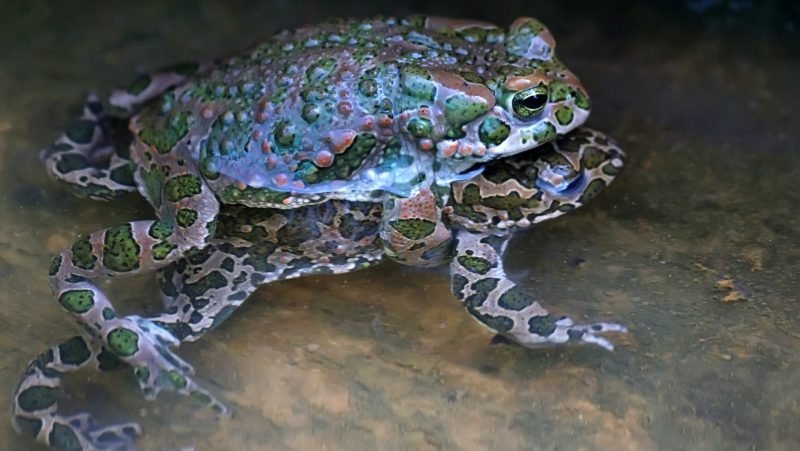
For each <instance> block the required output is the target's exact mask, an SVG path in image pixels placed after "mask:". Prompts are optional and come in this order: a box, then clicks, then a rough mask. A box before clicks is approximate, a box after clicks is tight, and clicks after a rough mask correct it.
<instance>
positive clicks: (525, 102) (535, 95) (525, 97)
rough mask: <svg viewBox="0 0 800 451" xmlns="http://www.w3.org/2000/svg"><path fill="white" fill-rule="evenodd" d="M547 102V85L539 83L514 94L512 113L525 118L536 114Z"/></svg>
mask: <svg viewBox="0 0 800 451" xmlns="http://www.w3.org/2000/svg"><path fill="white" fill-rule="evenodd" d="M546 104H547V86H544V85H539V86H536V87H533V88H529V89H526V90H524V91H520V92H518V93H516V94H514V97H513V98H512V99H511V109H512V110H514V114H516V115H517V116H519V117H521V118H523V119H527V118H529V117H531V116H533V115H535V114H538V113H539V112H541V111H542V110H543V109H544V106H545V105H546Z"/></svg>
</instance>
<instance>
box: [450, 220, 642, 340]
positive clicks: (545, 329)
mask: <svg viewBox="0 0 800 451" xmlns="http://www.w3.org/2000/svg"><path fill="white" fill-rule="evenodd" d="M509 237H510V236H509V235H504V236H500V235H493V234H490V233H469V232H463V231H460V232H459V233H458V235H457V244H456V256H455V258H453V261H452V263H451V264H450V271H451V276H452V289H453V293H454V294H455V295H456V297H458V299H459V300H461V302H463V303H464V306H465V307H466V309H467V311H469V313H470V314H471V315H472V316H474V317H475V318H476V319H477V320H478V321H480V322H481V323H482V324H484V325H486V326H488V327H489V328H490V329H492V330H494V331H496V332H498V333H499V334H501V335H503V336H505V337H508V338H510V339H511V340H513V341H515V342H517V343H520V344H522V345H524V346H528V347H539V346H546V345H554V344H561V343H567V342H577V343H591V344H596V345H599V346H602V347H604V348H606V349H608V350H612V349H613V348H614V346H613V345H612V344H611V342H610V341H608V340H607V339H605V338H603V337H600V336H598V334H600V333H603V332H627V329H626V328H625V327H624V326H621V325H619V324H615V323H593V324H583V325H581V324H574V322H573V321H572V320H571V319H570V318H568V317H565V316H562V317H556V316H554V315H552V314H550V313H548V312H547V310H545V309H544V308H542V306H541V305H540V304H539V302H537V301H536V300H535V299H534V298H533V297H532V296H531V295H530V294H528V293H526V292H525V290H523V289H522V288H520V287H519V286H517V285H516V284H514V283H513V282H511V281H510V280H509V279H508V278H507V277H506V274H505V271H504V270H503V262H502V255H503V253H504V251H505V248H506V245H507V244H508V239H509Z"/></svg>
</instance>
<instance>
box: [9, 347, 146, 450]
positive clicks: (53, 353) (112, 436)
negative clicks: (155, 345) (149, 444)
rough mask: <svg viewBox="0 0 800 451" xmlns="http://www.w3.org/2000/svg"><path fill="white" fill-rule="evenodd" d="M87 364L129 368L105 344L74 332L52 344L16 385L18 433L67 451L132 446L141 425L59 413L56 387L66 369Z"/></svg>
mask: <svg viewBox="0 0 800 451" xmlns="http://www.w3.org/2000/svg"><path fill="white" fill-rule="evenodd" d="M86 366H92V367H94V368H95V369H99V370H113V369H118V368H124V367H127V365H125V364H124V363H122V362H121V361H120V360H119V359H117V358H116V357H115V356H114V355H113V354H111V353H110V352H108V350H106V349H102V347H101V346H100V343H99V342H97V341H95V342H90V341H88V340H87V339H86V338H84V337H82V336H75V337H72V338H70V339H69V340H67V341H65V342H63V343H61V344H60V345H58V346H53V347H52V348H50V349H49V350H48V351H47V352H45V353H43V354H41V355H40V356H39V357H37V358H36V359H34V360H33V361H31V362H30V364H28V368H27V369H26V370H25V374H24V376H23V378H22V380H21V381H20V383H19V385H17V387H16V388H15V389H14V404H13V407H12V415H13V418H12V422H13V425H14V429H16V430H17V432H26V433H29V434H31V435H33V436H35V437H36V438H37V439H38V440H39V441H40V442H42V443H45V444H47V445H49V446H51V447H53V448H56V449H62V450H88V449H98V450H117V449H128V448H130V446H131V444H132V441H133V439H134V438H135V437H136V436H137V435H139V434H140V433H141V429H140V428H139V426H138V425H137V424H136V423H126V424H119V425H114V426H109V427H98V426H96V425H95V424H94V421H93V420H92V418H91V417H90V416H89V415H88V414H85V413H82V414H76V415H71V416H63V415H60V414H58V412H57V410H58V402H57V396H58V394H57V391H58V389H59V387H60V386H61V379H62V378H63V376H64V375H65V374H66V373H70V372H73V371H77V370H79V369H81V368H84V367H86Z"/></svg>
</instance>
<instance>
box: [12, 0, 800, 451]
mask: <svg viewBox="0 0 800 451" xmlns="http://www.w3.org/2000/svg"><path fill="white" fill-rule="evenodd" d="M93 3H95V2H88V1H86V2H77V1H73V2H55V1H53V2H42V1H39V2H25V3H22V2H4V3H3V6H0V99H2V101H1V102H0V197H2V199H3V200H4V202H2V203H1V204H0V209H2V210H0V218H2V220H0V281H1V282H2V284H3V287H4V289H3V290H2V291H0V305H2V309H0V312H2V313H0V346H2V349H3V351H4V352H2V353H0V387H5V388H4V389H0V404H2V405H9V403H10V400H9V393H10V391H11V389H12V387H13V385H14V384H15V383H16V381H17V379H18V377H19V375H20V373H21V371H22V370H23V368H24V367H25V365H26V364H27V362H28V360H29V359H30V358H32V357H34V356H35V355H37V354H38V353H40V352H42V351H44V350H45V349H46V347H47V346H49V345H51V344H54V343H57V342H59V341H61V340H63V339H65V338H67V337H69V336H71V334H73V333H74V331H75V329H74V328H73V326H72V325H71V324H70V321H69V320H68V319H67V317H66V316H65V315H64V314H62V313H61V311H60V309H59V308H58V307H57V304H56V303H55V302H54V301H53V300H52V298H51V295H50V291H49V288H48V286H47V266H48V262H49V258H50V256H52V255H53V254H55V253H57V252H58V251H60V250H61V249H62V248H64V247H66V246H69V245H70V244H71V242H72V241H73V240H74V239H75V237H76V236H77V234H79V233H81V232H88V231H93V230H96V229H100V228H103V227H107V226H110V225H113V224H116V223H118V222H122V221H126V220H130V219H134V218H147V217H151V215H152V213H151V211H150V209H149V207H148V206H147V205H146V204H145V203H144V202H143V201H141V200H138V199H134V198H131V199H129V200H125V201H123V202H119V203H116V204H114V205H111V204H104V203H93V202H89V201H84V200H81V199H76V198H73V197H71V196H70V195H69V194H68V193H67V192H66V191H65V190H63V189H61V188H60V187H59V186H57V185H56V184H55V183H54V182H51V181H50V180H49V179H48V178H47V177H46V175H45V173H44V170H43V169H42V168H41V166H40V163H39V161H38V159H37V153H38V149H39V148H41V147H43V146H45V145H47V144H48V143H49V142H50V140H52V139H53V138H54V137H55V136H56V135H57V134H58V133H59V131H60V129H61V127H63V125H64V124H65V123H66V122H67V121H68V119H70V118H71V117H73V115H74V114H75V111H76V109H77V108H79V106H80V102H81V100H82V99H83V96H84V95H85V93H86V92H87V90H89V89H93V88H96V89H100V90H107V89H109V88H111V87H112V86H113V85H115V84H116V83H118V82H122V81H127V80H129V79H130V76H131V74H132V73H133V71H134V70H135V69H136V68H137V67H146V68H154V67H159V66H161V65H163V64H165V63H169V62H174V61H176V60H186V59H193V58H195V59H198V58H199V59H202V58H209V57H213V56H216V55H218V54H220V53H227V52H231V51H235V50H236V49H241V48H244V47H246V46H247V45H249V44H250V43H252V42H254V41H257V40H259V39H263V38H266V37H268V36H269V35H270V34H271V33H272V32H274V31H276V30H278V29H280V28H283V27H290V26H294V25H297V24H299V23H303V22H314V21H317V20H319V19H320V18H322V17H325V16H327V15H330V14H334V13H336V14H341V15H369V14H374V13H378V12H382V13H393V14H397V15H403V14H407V13H411V12H431V13H436V14H441V15H458V16H468V17H475V18H482V19H486V20H491V21H494V22H497V23H501V24H507V23H509V22H510V21H511V20H512V19H513V18H514V17H516V16H519V15H534V16H537V17H539V18H541V19H542V20H543V21H544V22H545V23H546V24H548V25H549V26H550V27H551V29H552V30H553V32H554V34H555V36H556V38H558V40H559V53H560V56H561V58H562V59H563V60H564V61H565V62H566V63H567V64H568V65H569V66H570V67H571V68H572V69H574V70H575V72H577V73H578V75H579V76H580V77H581V79H582V81H583V82H584V84H585V86H586V87H587V89H588V90H589V92H590V93H591V95H592V100H593V104H594V108H593V113H592V117H591V119H590V121H589V124H590V125H591V126H593V127H595V128H598V129H600V130H603V131H604V132H607V133H608V134H610V135H612V136H614V137H616V138H617V139H618V140H619V141H620V143H621V144H622V146H623V147H624V148H625V149H626V150H627V151H628V153H629V156H630V159H629V163H628V166H627V167H626V168H625V171H624V173H623V175H622V176H621V177H620V178H619V179H618V181H616V182H615V183H614V184H613V185H612V186H611V187H610V188H609V189H608V190H607V192H605V193H603V194H602V195H601V196H600V197H598V198H597V199H596V200H595V201H593V203H591V204H590V205H589V206H587V207H585V208H584V209H582V210H579V211H577V212H575V213H571V214H570V215H567V216H565V217H562V218H559V219H556V220H554V221H551V222H549V223H544V224H542V225H541V226H540V227H538V228H537V229H536V230H532V231H530V232H527V233H524V234H520V235H519V236H518V237H517V238H515V240H514V241H513V242H512V246H511V249H510V251H509V253H508V255H507V261H508V266H509V267H510V270H511V273H512V276H513V277H514V279H515V280H516V281H518V282H519V283H522V284H524V285H525V286H528V287H530V288H531V289H534V290H535V291H536V293H538V295H539V296H540V297H541V298H542V300H543V301H544V302H545V304H546V305H547V306H549V307H550V308H551V310H553V311H556V312H559V313H566V314H569V315H571V316H573V317H575V318H578V319H584V320H588V319H594V320H617V321H620V322H624V323H625V324H627V325H629V326H630V328H631V333H630V334H629V335H627V336H619V335H617V336H614V337H613V338H614V340H615V342H616V343H618V346H617V349H616V351H615V352H613V353H608V352H604V351H602V350H600V349H593V348H588V347H577V348H575V347H573V348H563V349H551V350H545V351H542V350H539V351H532V350H526V349H523V348H520V347H517V346H510V345H490V341H491V335H490V334H489V333H488V332H487V331H486V330H484V329H483V328H481V327H479V326H478V325H477V324H476V323H475V322H474V321H473V320H472V319H471V318H469V316H468V315H467V314H465V313H464V312H463V311H462V308H461V307H460V305H459V304H458V302H457V301H455V300H454V299H453V298H452V296H451V294H450V292H449V281H448V277H447V275H446V273H445V272H444V271H443V270H427V271H420V270H415V269H409V268H404V267H401V266H399V265H394V264H385V265H382V266H379V267H377V268H373V269H370V270H367V271H363V272H359V273H354V274H349V275H344V276H334V277H315V278H306V279H300V280H295V281H289V282H281V283H277V284H274V285H270V286H267V287H265V288H262V289H260V290H259V291H258V292H257V293H256V294H255V295H254V296H253V297H252V298H251V299H250V300H249V301H248V303H247V304H246V306H245V307H243V308H242V309H241V311H239V312H237V313H236V314H235V315H234V316H233V317H232V318H231V319H230V320H228V321H227V322H226V323H225V324H224V325H223V326H222V327H221V328H220V329H218V330H216V331H214V332H212V333H210V334H209V335H208V336H207V337H205V338H204V339H203V340H200V341H199V342H197V343H194V344H188V345H185V346H183V347H182V348H181V349H180V354H181V356H182V357H184V358H186V359H187V360H188V361H189V362H191V363H193V364H194V365H195V367H196V369H197V373H198V375H199V376H200V378H201V380H202V381H205V382H206V384H208V386H209V387H211V388H212V389H213V390H214V391H215V392H216V393H218V394H219V395H221V396H222V397H223V398H224V399H225V400H226V401H227V402H228V403H229V404H230V405H231V406H232V407H233V408H234V409H235V411H236V414H235V416H234V417H233V418H232V419H227V420H217V419H215V418H214V416H213V415H212V414H211V413H209V412H206V411H203V410H197V408H196V407H197V406H196V405H195V404H193V402H192V401H190V400H185V399H179V398H177V397H170V396H163V397H160V398H159V400H158V401H157V402H154V403H151V402H146V401H144V400H143V399H142V397H141V396H140V395H139V393H138V389H137V388H136V384H135V381H134V379H133V377H132V376H131V375H128V374H125V373H124V372H117V373H110V374H102V375H97V374H91V373H79V374H80V376H75V377H71V378H69V379H68V383H67V394H68V396H67V398H68V399H67V400H66V401H65V404H66V405H67V406H69V407H70V408H73V409H86V408H88V409H90V410H92V411H93V412H97V413H100V414H101V418H102V419H104V420H105V421H124V420H131V419H136V420H137V421H140V422H141V423H142V426H143V427H144V428H145V435H144V437H143V439H142V440H140V441H139V442H138V443H139V445H140V446H141V448H142V449H169V448H172V447H179V446H195V447H196V449H198V450H217V449H219V450H223V449H246V450H262V449H263V450H273V449H274V450H284V449H335V450H339V449H342V450H349V449H389V450H395V449H415V450H416V449H432V450H435V449H447V450H450V449H469V450H472V449H475V450H483V449H486V450H489V449H504V450H505V449H587V450H594V449H596V450H617V449H626V450H628V449H630V450H649V449H698V450H712V449H713V450H716V449H769V450H782V449H787V450H788V449H798V448H800V429H798V428H797V426H796V423H797V418H800V384H797V381H798V380H800V363H799V362H800V301H798V294H797V293H798V292H799V291H800V290H799V289H800V280H798V279H799V277H800V276H798V274H799V273H800V263H798V262H799V261H800V258H799V257H800V215H798V208H799V207H800V191H798V189H797V180H798V179H799V178H800V152H798V150H800V149H799V148H798V147H799V146H798V144H797V143H798V142H800V127H798V126H797V105H798V104H800V88H799V87H798V84H797V81H798V80H799V79H800V35H798V31H797V28H798V27H799V26H800V22H798V17H800V12H798V10H797V9H796V8H797V7H796V6H792V5H789V3H788V2H787V4H786V5H784V4H782V3H780V2H767V1H765V2H687V4H688V5H690V6H691V8H690V7H683V6H680V4H677V6H673V7H671V8H663V9H659V10H654V9H646V8H644V7H642V6H636V4H635V3H634V4H632V5H624V4H622V3H619V2H617V3H614V7H613V8H611V7H608V8H605V9H602V10H599V9H598V10H592V6H591V5H592V4H593V2H583V3H582V2H577V3H575V2H572V3H570V4H569V5H564V4H562V5H561V6H556V4H555V3H554V4H553V5H542V6H538V7H534V6H532V5H531V2H527V1H509V2H504V3H503V5H504V6H503V7H502V9H498V8H497V7H494V8H492V7H490V6H491V5H486V4H477V3H476V4H475V5H471V4H469V3H465V2H450V3H451V4H450V5H448V2H438V3H437V4H436V6H435V7H434V8H431V5H430V4H429V3H423V2H410V3H409V4H407V5H405V6H399V5H393V4H392V2H379V1H376V2H371V3H370V6H369V7H366V8H365V7H360V6H359V2H353V1H350V2H343V3H341V2H340V3H339V6H337V7H336V10H335V11H331V10H330V8H327V9H326V8H325V7H323V6H320V5H319V4H316V3H314V2H310V1H304V0H295V1H293V2H248V1H244V0H240V1H235V2H228V3H227V5H223V3H222V2H210V1H209V2H189V1H183V2H170V3H168V4H167V3H165V2H148V3H150V4H147V5H144V6H134V4H133V3H132V2H131V3H125V4H121V5H119V6H114V5H107V6H103V7H97V6H93ZM120 3H122V2H120ZM382 3H384V5H382ZM415 3H418V4H417V5H415ZM728 3H730V4H735V5H740V7H741V5H744V7H745V10H744V11H737V10H736V8H734V7H733V6H730V5H729V4H728ZM79 4H84V5H86V6H84V7H83V8H80V7H78V5H79ZM385 4H388V5H390V6H389V7H388V9H387V7H384V6H385ZM456 4H458V5H461V6H458V7H457V6H455V5H456ZM715 5H716V6H715ZM748 5H750V6H749V8H750V9H747V8H748ZM706 7H707V8H706ZM152 282H153V279H152V278H151V277H138V278H135V279H133V280H115V281H114V283H113V284H108V285H107V284H105V283H104V284H103V287H104V288H105V287H106V286H108V291H109V293H110V294H111V295H112V299H113V300H114V301H115V304H116V305H117V306H119V307H120V308H121V309H122V310H123V311H129V312H133V311H140V312H141V311H144V312H155V311H157V309H158V307H159V305H158V296H157V291H156V289H155V287H154V286H153V283H152ZM6 412H7V410H6ZM6 415H7V414H5V415H2V416H0V443H5V444H6V446H4V448H5V449H15V450H16V449H34V448H35V446H34V445H33V443H32V441H31V440H30V439H29V438H28V437H22V436H18V435H16V434H15V433H14V432H13V430H12V428H11V426H10V421H8V418H7V416H6Z"/></svg>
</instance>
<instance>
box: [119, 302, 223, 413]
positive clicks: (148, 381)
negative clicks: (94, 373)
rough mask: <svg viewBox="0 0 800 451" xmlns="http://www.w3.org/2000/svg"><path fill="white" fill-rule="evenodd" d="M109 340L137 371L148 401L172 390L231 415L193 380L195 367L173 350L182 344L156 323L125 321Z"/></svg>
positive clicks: (149, 321)
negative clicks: (162, 391)
mask: <svg viewBox="0 0 800 451" xmlns="http://www.w3.org/2000/svg"><path fill="white" fill-rule="evenodd" d="M106 339H107V345H108V346H109V348H111V349H112V350H113V351H114V352H115V353H116V354H117V355H118V356H119V357H120V358H122V359H123V360H125V362H127V363H128V364H130V365H131V366H132V367H133V368H135V373H136V377H137V379H138V380H139V386H140V387H141V389H142V392H143V393H144V395H145V397H146V398H147V399H155V397H156V395H157V394H158V393H159V392H160V391H161V390H169V391H174V392H176V393H178V394H181V395H185V396H190V397H192V398H194V399H197V400H199V401H201V402H203V403H204V404H206V405H208V406H209V407H210V408H211V409H212V410H214V411H215V412H217V413H220V414H227V413H228V409H227V408H226V407H225V406H224V405H223V404H222V402H220V401H219V400H217V399H216V398H215V397H214V396H213V395H211V394H210V393H209V392H208V391H207V390H205V389H204V388H202V387H200V386H199V385H198V384H197V383H196V382H195V381H194V380H193V379H192V378H191V377H190V375H192V374H194V369H193V368H192V366H191V365H189V364H188V363H186V362H185V361H183V359H181V358H180V357H178V356H177V355H176V354H175V353H174V352H172V350H171V348H173V347H175V346H177V345H178V344H179V341H178V340H177V339H176V338H175V337H174V336H173V335H172V334H171V333H169V332H168V331H167V330H166V329H164V328H163V327H161V326H160V325H159V324H157V323H156V322H155V321H152V320H149V319H147V318H142V317H139V316H128V317H125V318H123V319H122V321H121V322H120V325H119V326H118V327H115V328H114V329H112V330H111V331H109V332H108V333H107V334H106Z"/></svg>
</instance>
